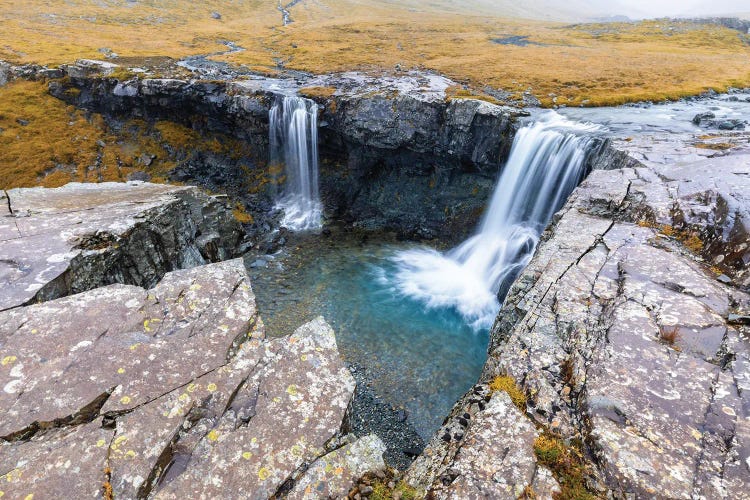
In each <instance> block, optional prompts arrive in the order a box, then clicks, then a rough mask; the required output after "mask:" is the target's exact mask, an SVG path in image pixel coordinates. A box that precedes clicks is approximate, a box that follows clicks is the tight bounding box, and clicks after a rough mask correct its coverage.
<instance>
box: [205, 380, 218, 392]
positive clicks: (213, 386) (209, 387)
mask: <svg viewBox="0 0 750 500" xmlns="http://www.w3.org/2000/svg"><path fill="white" fill-rule="evenodd" d="M206 389H207V390H208V392H215V391H216V389H217V387H216V384H214V383H213V382H211V383H210V384H208V385H207V386H206Z"/></svg>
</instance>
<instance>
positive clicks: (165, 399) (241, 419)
mask: <svg viewBox="0 0 750 500" xmlns="http://www.w3.org/2000/svg"><path fill="white" fill-rule="evenodd" d="M0 363H1V365H0V388H2V392H0V407H2V408H3V409H4V416H3V419H2V421H1V422H0V467H2V469H1V473H2V475H0V492H3V494H4V495H7V498H17V497H20V498H23V497H25V496H26V495H29V494H34V495H35V498H60V497H61V496H66V497H70V498H86V497H92V498H93V497H95V496H99V495H101V494H102V492H103V491H104V488H105V487H106V488H107V489H109V488H111V489H112V491H113V493H114V495H115V496H116V497H117V498H147V497H152V496H158V497H160V498H186V497H188V498H216V497H237V496H240V497H253V498H256V497H257V498H261V497H263V498H267V497H268V496H270V495H272V494H273V493H275V492H276V491H277V490H279V489H280V488H281V487H282V485H283V484H285V483H286V482H287V481H292V483H293V482H294V481H297V480H303V478H304V471H305V468H304V467H303V464H312V463H316V461H318V460H320V459H321V457H324V456H328V457H329V458H328V459H324V460H331V458H330V457H333V456H336V455H331V453H333V452H335V451H336V449H337V448H338V447H340V446H344V445H346V444H347V442H346V441H340V440H339V437H340V431H341V427H342V422H343V421H344V418H345V415H346V412H347V408H348V405H349V402H350V400H351V398H352V395H353V393H354V381H353V379H352V377H351V375H350V374H349V372H348V370H347V369H346V367H345V366H344V364H343V362H342V361H341V359H340V358H339V354H338V350H337V346H336V342H335V336H334V334H333V331H332V330H331V328H330V327H329V326H328V325H327V324H326V323H325V321H324V320H323V319H322V318H318V319H316V320H314V321H312V322H310V323H308V324H306V325H304V326H302V327H300V328H299V329H298V330H297V331H296V332H295V334H294V335H292V336H291V337H288V338H282V339H277V340H274V341H270V342H269V341H266V340H265V338H264V328H263V324H262V321H261V320H260V318H259V317H258V314H257V310H256V307H255V301H254V295H253V292H252V289H251V287H250V284H249V280H248V277H247V274H246V271H245V268H244V266H243V263H242V261H241V260H239V259H237V260H232V261H227V262H223V263H219V264H211V265H206V266H201V267H197V268H193V269H189V270H181V271H175V272H172V273H168V274H167V275H166V276H165V277H164V279H163V280H162V281H161V282H160V283H159V284H158V285H157V286H155V287H154V288H152V289H149V290H145V289H143V288H139V287H135V286H129V285H109V286H106V287H103V288H98V289H95V290H91V291H88V292H84V293H81V294H77V295H73V296H70V297H63V298H60V299H56V300H52V301H48V302H45V303H42V304H35V305H31V306H25V307H18V308H14V309H11V310H8V311H4V312H0ZM364 444H367V446H359V447H356V446H354V445H349V448H342V450H343V451H339V452H338V453H339V454H343V455H342V456H344V457H346V460H344V462H342V463H341V464H340V467H341V471H340V472H341V474H339V476H338V477H339V479H341V481H342V483H341V485H340V486H337V487H336V488H338V489H337V491H339V490H340V491H343V490H345V489H346V487H345V486H344V485H343V483H344V482H346V481H348V480H349V479H350V478H353V477H354V476H356V475H358V474H360V471H361V470H362V469H367V468H368V467H369V466H370V465H372V464H375V466H378V467H379V466H380V463H382V449H381V447H378V443H377V442H375V443H373V442H371V441H365V442H364ZM373 450H374V451H373ZM352 452H354V453H352ZM378 456H379V457H380V462H378V460H377V457H378ZM331 463H333V461H331ZM363 464H364V465H363ZM337 470H338V467H337ZM311 471H315V474H316V475H315V476H313V477H314V478H319V477H320V471H319V470H317V468H315V467H313V468H312V469H311ZM365 472H366V471H365ZM306 481H307V483H306V484H313V483H314V482H315V480H314V479H308V480H306ZM332 486H334V483H332Z"/></svg>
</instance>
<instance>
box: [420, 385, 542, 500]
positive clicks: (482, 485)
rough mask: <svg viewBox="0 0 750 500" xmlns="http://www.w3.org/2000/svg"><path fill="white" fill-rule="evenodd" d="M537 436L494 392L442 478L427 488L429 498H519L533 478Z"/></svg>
mask: <svg viewBox="0 0 750 500" xmlns="http://www.w3.org/2000/svg"><path fill="white" fill-rule="evenodd" d="M537 436H538V431H537V429H536V428H535V427H534V425H533V424H532V422H531V421H530V420H529V419H527V418H526V417H524V416H523V415H522V414H521V412H520V411H518V409H517V408H516V407H515V406H514V405H513V402H512V401H511V400H510V397H508V394H507V393H505V392H498V393H495V394H493V395H492V397H491V399H490V401H489V402H488V403H487V407H486V408H485V409H484V411H482V412H479V413H478V414H477V415H476V417H475V418H474V421H473V424H472V426H471V427H470V428H469V429H468V431H467V432H466V436H465V438H464V441H463V444H462V445H461V448H460V449H459V450H458V453H456V456H455V457H454V459H453V463H452V465H451V467H450V468H449V469H448V470H447V471H446V474H445V475H444V476H445V479H446V480H445V481H438V482H436V483H435V484H433V485H432V488H431V492H432V494H433V495H434V496H435V498H444V499H448V498H450V499H466V500H469V499H480V498H497V499H501V498H505V499H509V500H515V499H516V498H519V497H520V496H521V495H522V494H523V492H524V490H525V489H526V488H528V487H530V486H531V485H532V483H533V482H534V477H535V475H536V474H537V463H536V458H535V457H534V440H535V439H536V437H537ZM540 469H541V467H540ZM445 483H447V486H446V485H445Z"/></svg>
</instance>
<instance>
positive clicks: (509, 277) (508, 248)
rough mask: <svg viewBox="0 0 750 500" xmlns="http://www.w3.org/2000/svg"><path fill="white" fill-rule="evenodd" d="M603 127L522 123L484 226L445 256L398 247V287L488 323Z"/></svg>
mask: <svg viewBox="0 0 750 500" xmlns="http://www.w3.org/2000/svg"><path fill="white" fill-rule="evenodd" d="M598 130H600V129H599V127H597V126H595V125H590V124H580V123H575V122H571V121H569V120H567V119H565V118H563V117H561V116H560V115H558V114H557V113H550V114H548V115H546V116H544V117H542V118H541V119H540V120H538V121H537V122H535V123H532V124H530V125H528V126H526V127H523V128H522V129H520V130H519V131H518V133H517V135H516V138H515V140H514V141H513V147H512V149H511V153H510V157H509V159H508V163H507V165H506V166H505V168H504V169H503V171H502V173H501V175H500V178H499V179H498V181H497V185H496V187H495V192H494V194H493V195H492V200H491V202H490V205H489V208H488V210H487V211H486V212H485V214H484V217H483V219H482V223H481V225H480V227H479V231H478V232H477V233H476V234H475V235H474V236H472V237H471V238H469V239H468V240H466V241H465V242H463V243H462V244H461V245H459V246H458V247H456V248H454V249H453V250H451V251H449V252H447V253H445V254H441V253H440V252H437V251H435V250H432V249H428V248H420V249H412V250H406V251H401V252H398V253H397V254H396V255H395V256H394V257H393V261H394V262H395V264H396V267H397V271H396V274H395V277H394V279H395V283H394V284H395V287H396V288H397V290H399V291H400V292H401V293H403V294H404V295H407V296H410V297H413V298H415V299H417V300H419V301H422V302H424V303H425V304H426V305H427V306H428V307H433V308H434V307H455V308H456V309H457V310H458V312H459V313H460V314H461V315H462V316H463V317H464V318H465V319H466V320H467V321H468V322H469V323H470V324H471V325H472V326H473V327H474V328H476V329H481V328H489V327H490V326H491V325H492V322H493V321H494V319H495V315H496V314H497V311H498V310H499V308H500V303H499V300H498V295H499V294H502V295H504V294H505V292H507V288H508V287H509V286H510V284H511V283H512V281H513V279H515V277H516V276H517V275H518V273H519V272H520V271H521V270H522V269H523V268H524V267H525V266H526V265H527V264H528V263H529V261H530V260H531V256H532V254H533V252H534V249H535V248H536V245H537V243H538V241H539V235H540V234H541V232H542V231H543V230H544V227H545V226H546V225H547V223H548V222H549V221H550V219H551V218H552V215H554V213H555V212H556V211H557V210H559V209H560V207H561V206H562V205H563V203H564V202H565V200H566V198H567V197H568V196H569V195H570V193H571V192H572V191H573V189H574V188H575V187H576V186H577V185H578V183H579V182H580V181H581V179H582V178H583V175H584V174H585V168H586V167H585V160H586V156H587V152H588V150H589V148H590V146H591V144H592V141H593V138H591V136H590V135H588V134H591V133H592V132H596V131H598ZM501 291H502V293H501Z"/></svg>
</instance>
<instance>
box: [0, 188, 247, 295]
mask: <svg viewBox="0 0 750 500" xmlns="http://www.w3.org/2000/svg"><path fill="white" fill-rule="evenodd" d="M243 236H244V235H243V234H242V231H241V228H240V226H239V224H238V223H237V222H236V221H235V220H234V218H233V216H232V212H231V210H229V209H228V208H227V203H226V200H222V199H221V198H220V197H210V196H206V195H205V194H203V193H201V192H200V191H199V190H198V189H197V188H194V187H176V186H167V185H158V184H143V183H127V184H119V183H102V184H76V183H71V184H68V185H66V186H64V187H61V188H58V189H44V188H29V189H11V190H9V191H4V192H3V193H2V194H0V253H1V254H2V256H3V257H2V259H1V260H0V280H2V283H3V294H2V295H1V296H0V310H3V309H8V308H11V307H15V306H19V305H23V304H27V303H30V302H34V301H42V300H49V299H54V298H57V297H62V296H65V295H69V294H71V293H78V292H83V291H86V290H91V289H92V288H96V287H99V286H102V285H107V284H111V283H125V284H133V285H139V286H145V287H149V286H152V285H154V284H156V282H157V281H158V280H159V279H160V278H161V277H162V276H163V275H164V274H165V273H166V272H168V271H171V270H174V269H179V268H187V267H194V266H197V265H201V264H205V263H208V262H217V261H219V260H224V259H228V258H230V257H232V256H234V255H235V252H236V251H237V249H238V246H239V243H240V241H241V240H242V238H243Z"/></svg>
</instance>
